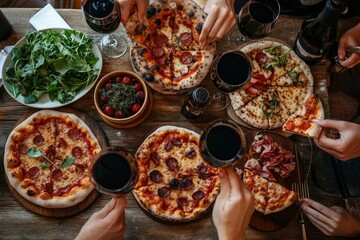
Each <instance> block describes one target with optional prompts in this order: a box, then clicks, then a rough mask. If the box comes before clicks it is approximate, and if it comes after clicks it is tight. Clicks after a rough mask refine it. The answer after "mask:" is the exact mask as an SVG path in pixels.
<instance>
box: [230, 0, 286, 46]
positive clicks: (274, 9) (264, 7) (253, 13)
mask: <svg viewBox="0 0 360 240" xmlns="http://www.w3.org/2000/svg"><path fill="white" fill-rule="evenodd" d="M279 14H280V5H279V2H278V1H277V0H250V1H248V2H247V3H246V4H245V5H244V6H243V7H242V8H241V10H240V13H239V14H238V21H237V27H238V29H239V31H240V32H238V31H236V29H234V30H233V31H232V32H231V33H230V34H229V35H228V41H229V44H230V45H232V44H231V43H232V41H231V40H232V39H236V42H244V41H245V37H248V38H250V39H260V38H264V37H266V36H267V35H269V34H270V32H271V31H272V29H273V28H274V26H275V23H276V20H277V19H278V17H279ZM244 36H245V37H244Z"/></svg>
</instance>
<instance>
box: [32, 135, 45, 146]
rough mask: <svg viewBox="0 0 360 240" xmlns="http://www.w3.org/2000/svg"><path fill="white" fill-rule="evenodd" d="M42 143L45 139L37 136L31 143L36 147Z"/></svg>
mask: <svg viewBox="0 0 360 240" xmlns="http://www.w3.org/2000/svg"><path fill="white" fill-rule="evenodd" d="M44 142H45V139H44V138H43V136H41V135H37V136H36V137H34V138H33V143H34V144H35V145H37V146H40V145H42V144H44Z"/></svg>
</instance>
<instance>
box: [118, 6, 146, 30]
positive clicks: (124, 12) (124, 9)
mask: <svg viewBox="0 0 360 240" xmlns="http://www.w3.org/2000/svg"><path fill="white" fill-rule="evenodd" d="M117 1H118V2H119V3H120V6H121V10H120V11H121V20H122V23H123V24H124V25H126V23H127V21H128V20H129V17H130V16H131V14H132V13H133V12H134V11H135V9H136V10H137V15H138V20H139V22H140V23H142V22H143V17H144V15H145V13H146V9H147V7H148V6H149V0H117Z"/></svg>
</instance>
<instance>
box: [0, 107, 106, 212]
mask: <svg viewBox="0 0 360 240" xmlns="http://www.w3.org/2000/svg"><path fill="white" fill-rule="evenodd" d="M57 111H60V112H66V113H72V114H75V115H76V116H78V117H79V118H80V119H81V120H82V121H84V122H85V123H86V124H87V125H88V127H89V128H90V129H91V131H92V132H93V133H94V135H95V136H96V138H97V140H98V142H99V144H100V146H101V148H106V147H107V146H108V141H107V138H106V135H105V133H104V132H103V131H102V129H101V128H100V126H99V125H98V124H97V122H96V121H95V120H93V119H92V118H90V117H89V116H88V115H87V114H85V113H82V112H79V111H77V110H74V109H71V108H59V109H57ZM35 112H37V110H33V111H30V112H28V113H26V114H25V115H23V116H22V117H20V118H19V120H18V121H17V122H16V124H15V125H14V126H13V129H14V128H15V127H16V126H17V125H18V124H20V123H21V122H23V121H24V120H25V119H27V118H28V117H29V116H31V115H32V114H34V113H35ZM4 161H5V160H4ZM5 178H6V182H7V184H8V186H9V189H10V192H11V193H12V195H13V196H14V198H16V200H18V201H19V203H20V204H21V205H23V207H25V208H26V209H27V210H29V211H31V212H33V213H36V214H39V215H42V216H45V217H67V216H72V215H75V214H77V213H79V212H81V211H83V210H85V209H86V208H88V207H89V206H90V205H91V204H92V203H93V202H94V201H95V200H96V199H97V198H98V197H99V193H98V191H97V190H95V189H94V190H93V191H92V192H91V193H90V194H89V195H88V196H87V197H86V198H85V199H84V200H83V201H82V202H80V203H78V204H77V205H75V206H72V207H68V208H45V207H42V206H39V205H36V204H34V203H32V202H30V201H28V200H27V199H25V198H23V197H22V196H21V195H20V194H19V193H18V192H17V191H16V190H15V189H14V188H13V187H12V186H11V185H10V183H9V180H8V178H7V176H6V174H5Z"/></svg>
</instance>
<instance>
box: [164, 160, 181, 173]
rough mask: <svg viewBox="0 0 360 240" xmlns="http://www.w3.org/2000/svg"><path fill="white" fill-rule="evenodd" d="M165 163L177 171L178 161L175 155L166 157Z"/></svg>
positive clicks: (170, 168)
mask: <svg viewBox="0 0 360 240" xmlns="http://www.w3.org/2000/svg"><path fill="white" fill-rule="evenodd" d="M165 163H166V166H168V168H169V170H170V171H175V170H176V169H177V168H178V161H177V160H176V159H175V158H173V157H169V158H168V159H166V161H165Z"/></svg>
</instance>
